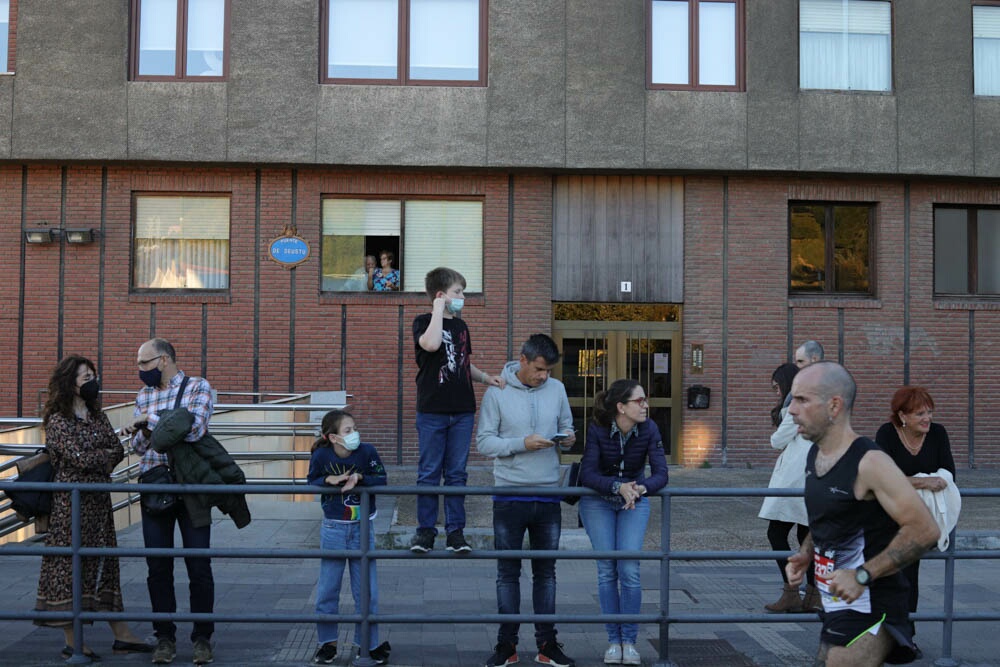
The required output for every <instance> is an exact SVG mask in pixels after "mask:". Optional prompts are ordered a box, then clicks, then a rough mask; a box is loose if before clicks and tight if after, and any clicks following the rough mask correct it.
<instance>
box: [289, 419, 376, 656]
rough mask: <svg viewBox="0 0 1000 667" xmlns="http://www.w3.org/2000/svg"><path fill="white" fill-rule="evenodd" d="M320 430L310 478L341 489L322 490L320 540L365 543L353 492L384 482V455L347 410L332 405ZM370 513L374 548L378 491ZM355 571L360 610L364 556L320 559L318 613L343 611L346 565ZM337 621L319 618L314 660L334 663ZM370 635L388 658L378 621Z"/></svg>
mask: <svg viewBox="0 0 1000 667" xmlns="http://www.w3.org/2000/svg"><path fill="white" fill-rule="evenodd" d="M320 428H321V432H322V435H321V436H320V437H319V439H317V440H316V442H314V443H313V446H312V450H311V451H312V455H311V456H310V458H309V476H308V480H309V483H310V484H315V485H316V486H337V487H340V493H339V494H337V493H324V494H322V495H321V496H320V503H321V504H322V506H323V527H322V530H321V531H320V546H321V548H323V549H327V550H331V551H344V550H347V549H361V520H362V518H361V495H360V494H358V493H351V491H353V490H354V489H355V488H356V487H359V486H385V484H386V474H385V467H384V466H383V465H382V459H381V458H379V455H378V452H377V451H376V450H375V447H374V446H372V445H370V444H368V443H366V442H361V434H360V433H359V432H358V431H357V430H355V425H354V417H352V416H351V413H349V412H345V411H344V410H331V411H330V412H328V413H326V415H324V416H323V422H322V424H321V426H320ZM370 501H371V505H370V513H369V514H368V529H369V530H368V548H369V549H374V548H375V513H376V512H375V496H374V495H372V496H371V498H370ZM345 566H348V567H349V568H350V572H351V595H352V596H354V609H355V611H356V612H357V613H360V612H361V561H360V560H359V559H357V558H351V559H347V558H323V559H321V560H320V564H319V582H318V583H317V585H316V613H317V614H333V615H336V614H339V613H340V585H341V582H342V581H343V578H344V567H345ZM368 582H369V585H368V610H369V611H370V612H371V613H372V614H377V613H378V578H377V576H376V568H375V561H371V562H370V564H369V569H368ZM337 630H338V626H337V623H336V621H334V622H329V621H322V622H320V623H317V624H316V634H317V638H318V640H319V648H318V649H317V650H316V654H315V655H314V656H313V660H312V661H313V664H316V665H330V664H333V661H334V659H335V658H336V657H337ZM370 630H371V634H370V638H369V643H368V646H369V656H370V657H371V658H372V659H373V660H374V661H375V662H376V663H377V664H379V665H383V664H385V663H386V662H388V661H389V652H390V651H391V650H392V647H391V646H390V645H389V642H383V643H382V644H379V643H378V624H377V623H372V624H371V626H370ZM354 645H355V646H356V647H360V646H361V624H360V623H356V624H355V625H354Z"/></svg>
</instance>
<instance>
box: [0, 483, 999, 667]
mask: <svg viewBox="0 0 1000 667" xmlns="http://www.w3.org/2000/svg"><path fill="white" fill-rule="evenodd" d="M10 485H11V483H10V482H6V481H5V482H0V489H6V488H9V487H10ZM22 487H23V488H25V489H37V490H48V489H51V490H59V491H69V492H70V494H71V506H72V516H71V519H72V544H71V545H70V546H64V547H41V546H8V547H5V548H3V549H0V556H3V555H22V556H23V555H45V554H48V555H64V556H71V557H72V559H73V608H72V610H71V611H66V612H40V611H0V620H34V619H46V620H63V621H66V620H71V621H72V622H73V626H74V639H75V641H76V646H75V647H74V655H73V657H72V658H71V660H70V661H71V662H75V663H86V662H88V661H89V658H87V657H86V656H84V655H83V654H82V647H83V623H84V622H85V621H208V620H211V621H217V622H262V623H303V622H312V623H316V622H321V621H322V622H349V623H360V624H361V653H360V655H359V657H358V658H357V659H356V660H355V663H354V664H355V665H356V667H371V666H372V665H374V664H375V662H374V661H372V660H371V659H370V657H369V656H368V649H367V647H368V646H369V638H370V630H371V627H370V626H371V624H373V623H380V624H385V623H388V624H392V623H400V624H404V623H405V624H408V623H435V624H456V623H476V624H480V623H511V622H517V623H555V622H574V623H585V624H602V623H615V622H617V623H643V624H656V625H657V626H658V627H659V655H658V658H657V661H656V663H655V665H656V667H668V666H669V665H672V664H673V663H671V662H670V656H669V641H668V639H669V634H670V626H671V625H674V624H682V623H800V622H818V619H817V618H816V616H815V614H810V613H802V614H784V615H778V616H775V615H770V614H683V613H682V614H675V613H672V612H671V609H670V595H669V591H670V564H671V562H673V561H701V560H773V559H774V558H776V557H779V556H788V555H790V554H791V552H774V551H671V549H670V536H671V530H670V523H671V504H672V500H673V498H674V497H679V498H684V497H748V496H749V497H762V496H801V495H802V491H801V490H800V489H753V488H729V489H719V488H670V487H667V488H664V489H663V490H662V491H660V492H659V493H657V494H656V495H658V496H660V498H661V502H662V512H661V516H660V522H661V526H660V530H661V543H660V549H659V550H658V551H651V550H640V551H582V550H581V551H560V550H554V551H533V550H509V551H497V550H476V551H474V552H473V553H471V554H469V555H468V556H467V558H470V559H490V560H495V559H499V558H529V559H530V558H553V559H559V560H580V559H583V560H597V559H632V560H646V561H654V562H658V563H659V566H660V585H659V595H660V601H659V602H660V610H659V612H658V613H646V614H643V613H638V614H603V613H597V614H559V613H555V614H528V613H523V614H490V613H476V614H461V613H453V614H436V615H434V614H431V615H428V614H427V613H426V612H422V613H419V614H386V613H378V614H373V613H372V612H371V609H370V608H369V595H368V588H367V587H368V582H369V568H370V566H371V563H372V561H375V560H380V559H381V560H398V559H413V558H420V559H422V560H425V559H428V558H447V557H448V555H447V554H444V553H441V554H434V553H432V554H426V555H422V556H415V555H414V554H411V553H410V552H409V551H405V550H386V549H370V548H369V547H368V544H369V535H370V530H371V527H370V523H369V522H368V521H362V522H361V525H360V528H361V548H360V549H356V550H323V549H315V548H312V549H274V548H240V549H233V548H207V549H184V548H181V547H176V548H172V549H159V548H158V549H152V548H149V549H147V548H123V547H117V548H103V547H83V546H81V543H80V542H81V540H80V493H81V492H93V491H103V492H113V491H120V486H119V485H116V484H81V483H62V484H56V483H41V482H36V483H22ZM143 488H145V489H148V490H150V491H166V492H174V493H182V494H184V493H212V494H220V493H221V494H259V495H262V494H290V493H291V494H294V493H301V491H302V487H301V486H300V485H291V484H277V485H275V484H266V485H249V484H248V485H224V486H216V485H148V486H144V487H143ZM356 491H357V492H358V493H360V495H361V516H369V515H370V508H371V502H372V496H374V495H422V494H432V495H444V496H448V495H490V496H510V495H531V496H563V495H568V494H569V495H581V496H583V495H597V494H596V493H595V492H594V491H593V490H591V489H587V488H573V487H569V488H567V487H562V488H553V487H515V488H512V487H495V488H494V487H426V486H396V487H389V486H385V487H357V488H356ZM311 492H315V493H340V492H341V491H340V489H339V488H336V487H318V486H317V487H314V488H313V489H311ZM962 495H963V496H964V497H1000V489H997V488H989V489H965V490H963V491H962ZM954 538H955V534H954V532H953V533H952V540H951V544H950V546H949V549H948V551H946V552H944V553H928V554H926V555H925V556H924V558H928V559H943V560H945V561H946V562H945V596H944V610H943V612H941V613H918V614H913V615H911V619H912V620H914V621H938V622H941V623H942V624H943V630H942V633H943V635H942V653H943V655H942V657H941V659H939V660H938V661H937V662H936V663H935V664H937V665H941V666H946V665H957V664H958V663H957V662H955V661H954V660H953V659H952V656H951V653H952V631H953V625H954V623H956V622H961V621H1000V611H991V612H965V613H957V612H955V611H954V595H955V584H954V577H955V570H954V565H955V561H956V560H964V559H1000V550H982V551H968V550H958V549H956V547H955V539H954ZM91 556H105V557H108V556H118V557H147V556H165V557H173V558H177V557H184V556H205V557H225V558H258V557H265V558H288V559H318V558H352V559H358V560H360V563H361V577H360V579H361V586H362V591H361V595H360V599H361V605H360V609H357V610H355V613H354V614H336V615H324V614H267V613H211V614H206V613H190V612H188V613H183V612H175V613H152V612H150V613H143V612H117V613H112V612H89V611H84V610H83V609H82V597H81V581H80V578H81V567H80V559H81V558H84V557H91Z"/></svg>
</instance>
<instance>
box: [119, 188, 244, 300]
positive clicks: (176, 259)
mask: <svg viewBox="0 0 1000 667" xmlns="http://www.w3.org/2000/svg"><path fill="white" fill-rule="evenodd" d="M133 286H134V287H136V288H151V289H227V288H228V287H229V198H228V197H138V198H137V199H136V218H135V255H134V267H133Z"/></svg>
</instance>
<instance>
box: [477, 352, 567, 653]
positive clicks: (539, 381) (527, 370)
mask: <svg viewBox="0 0 1000 667" xmlns="http://www.w3.org/2000/svg"><path fill="white" fill-rule="evenodd" d="M560 356H561V355H560V354H559V348H558V347H557V346H556V343H555V341H554V340H552V339H551V338H549V337H548V336H546V335H545V334H540V333H539V334H534V335H533V336H531V337H530V338H528V340H527V341H525V343H524V345H522V346H521V356H520V359H519V360H518V361H510V362H508V363H507V364H506V365H505V366H504V369H503V380H504V381H503V382H502V383H500V384H499V386H497V385H494V386H492V387H490V388H489V389H487V390H486V395H485V396H483V405H482V409H481V410H480V413H479V432H478V433H477V434H476V449H477V450H478V451H479V453H480V454H482V455H484V456H488V457H490V458H491V459H493V479H494V484H495V485H496V486H498V487H501V488H504V489H510V488H511V487H519V486H520V487H532V486H545V487H555V486H558V485H559V477H560V471H559V453H558V452H557V451H556V439H557V438H556V437H555V436H557V435H558V436H559V438H558V440H559V447H560V448H561V449H567V450H568V449H569V448H570V447H572V446H573V444H574V443H575V442H576V435H575V434H574V433H573V413H572V411H571V410H570V407H569V398H568V397H567V396H566V387H564V386H563V384H562V382H560V381H559V380H556V379H555V378H552V377H550V374H551V372H552V368H553V367H554V366H555V365H556V364H557V363H559V358H560ZM560 501H561V499H560V497H559V496H539V495H531V494H529V493H526V492H523V493H519V494H517V495H510V496H508V495H497V496H494V497H493V543H494V547H495V548H496V550H497V551H512V550H514V551H519V550H520V549H521V548H522V544H523V541H524V535H525V533H527V534H528V545H529V548H530V549H532V550H537V551H555V550H557V549H558V548H559V535H560V534H561V532H562V510H561V509H560V504H559V503H560ZM531 580H532V590H531V602H532V606H533V609H534V612H535V613H536V614H554V613H555V611H556V561H555V559H554V558H532V559H531ZM497 606H498V607H499V612H500V613H501V614H517V613H520V610H521V559H520V558H499V559H497ZM519 628H520V624H518V623H501V624H500V629H499V631H498V632H497V643H496V646H495V647H494V652H493V655H492V656H490V657H489V658H488V659H487V661H486V667H501V666H502V665H511V664H514V663H515V662H517V661H518V657H517V640H518V637H517V633H518V629H519ZM556 634H557V633H556V627H555V624H553V623H535V644H536V645H537V646H538V653H537V655H536V656H535V662H538V663H541V664H543V665H552V666H553V667H575V666H576V662H575V661H574V660H573V659H572V658H569V657H567V656H566V655H565V654H564V653H563V652H562V644H560V643H559V642H558V641H556Z"/></svg>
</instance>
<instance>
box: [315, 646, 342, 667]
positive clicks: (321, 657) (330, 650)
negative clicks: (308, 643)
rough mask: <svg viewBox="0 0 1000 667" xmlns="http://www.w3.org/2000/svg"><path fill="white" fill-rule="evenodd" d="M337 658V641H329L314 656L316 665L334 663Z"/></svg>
mask: <svg viewBox="0 0 1000 667" xmlns="http://www.w3.org/2000/svg"><path fill="white" fill-rule="evenodd" d="M336 658H337V642H327V643H325V644H323V645H322V646H320V647H319V650H317V651H316V655H314V656H313V664H314V665H332V664H333V661H334V660H335V659H336Z"/></svg>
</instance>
